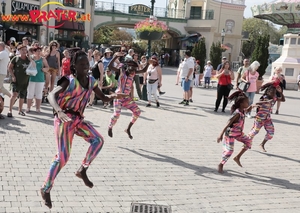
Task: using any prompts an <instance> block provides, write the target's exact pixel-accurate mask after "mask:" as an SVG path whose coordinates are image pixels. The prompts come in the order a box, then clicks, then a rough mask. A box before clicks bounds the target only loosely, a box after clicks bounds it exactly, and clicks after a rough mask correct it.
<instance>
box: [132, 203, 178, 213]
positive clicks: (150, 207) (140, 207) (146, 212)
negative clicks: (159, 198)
mask: <svg viewBox="0 0 300 213" xmlns="http://www.w3.org/2000/svg"><path fill="white" fill-rule="evenodd" d="M130 209H131V210H130V213H172V210H171V206H165V205H156V204H146V203H131V208H130Z"/></svg>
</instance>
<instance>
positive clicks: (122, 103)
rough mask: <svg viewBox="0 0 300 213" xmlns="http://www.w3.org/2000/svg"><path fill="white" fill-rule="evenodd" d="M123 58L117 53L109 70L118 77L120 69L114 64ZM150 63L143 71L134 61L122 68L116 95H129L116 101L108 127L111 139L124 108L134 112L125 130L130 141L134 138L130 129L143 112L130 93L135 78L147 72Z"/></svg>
mask: <svg viewBox="0 0 300 213" xmlns="http://www.w3.org/2000/svg"><path fill="white" fill-rule="evenodd" d="M122 56H123V53H116V54H115V56H114V57H113V59H112V60H111V61H110V63H109V65H108V67H109V69H110V70H113V71H115V72H116V73H117V75H118V73H120V69H118V68H116V67H114V66H113V64H114V61H115V60H116V59H117V58H118V57H122ZM149 62H151V60H149V61H148V64H147V65H146V66H145V67H144V68H143V69H142V70H138V67H139V65H138V64H137V63H136V62H134V61H132V60H127V61H125V64H124V65H123V67H122V68H121V70H122V73H120V77H119V83H118V88H117V90H116V93H117V94H118V93H125V94H127V96H126V97H124V98H122V99H120V100H115V101H114V114H113V115H112V116H111V119H110V122H109V125H108V135H109V137H113V132H112V128H113V126H114V125H115V124H116V123H117V120H118V118H119V117H120V114H121V109H122V107H125V108H127V109H129V110H130V111H132V119H131V121H130V123H129V125H128V127H127V129H125V132H126V133H127V134H128V137H129V138H130V139H132V138H133V137H132V135H131V133H130V129H131V127H132V125H133V124H134V123H135V121H136V120H137V119H138V117H139V116H140V114H141V110H140V108H139V107H138V105H137V104H136V103H135V102H134V100H133V99H132V97H131V96H130V92H131V88H132V83H133V80H134V76H135V75H136V74H140V73H144V72H146V71H147V69H148V66H149Z"/></svg>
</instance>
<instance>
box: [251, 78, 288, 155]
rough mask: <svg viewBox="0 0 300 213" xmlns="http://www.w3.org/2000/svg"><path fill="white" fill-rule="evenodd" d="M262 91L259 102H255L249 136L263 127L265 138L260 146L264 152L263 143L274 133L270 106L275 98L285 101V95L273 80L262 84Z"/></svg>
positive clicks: (252, 136)
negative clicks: (255, 109)
mask: <svg viewBox="0 0 300 213" xmlns="http://www.w3.org/2000/svg"><path fill="white" fill-rule="evenodd" d="M261 90H262V91H264V90H265V92H264V94H263V96H262V97H261V98H260V102H258V103H256V105H257V113H256V116H255V119H254V124H253V127H252V129H251V131H250V132H249V138H251V140H253V138H254V136H255V135H257V134H258V133H259V130H260V129H261V128H262V127H264V128H265V130H266V131H267V134H266V136H265V139H264V140H263V141H262V143H261V144H260V147H261V148H262V150H263V151H264V152H266V150H265V144H266V143H267V141H268V140H271V139H272V138H273V135H274V125H273V122H272V119H271V112H272V107H273V105H274V104H275V102H276V100H280V101H282V102H285V97H284V95H283V94H282V90H281V88H280V87H279V86H275V85H274V82H270V83H267V84H265V85H263V86H262V88H261ZM276 93H279V96H276Z"/></svg>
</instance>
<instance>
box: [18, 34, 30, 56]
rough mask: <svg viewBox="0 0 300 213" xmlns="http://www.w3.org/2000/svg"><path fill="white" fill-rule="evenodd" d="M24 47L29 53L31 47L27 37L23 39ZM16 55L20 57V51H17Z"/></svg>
mask: <svg viewBox="0 0 300 213" xmlns="http://www.w3.org/2000/svg"><path fill="white" fill-rule="evenodd" d="M22 45H24V46H26V47H27V51H29V49H30V46H29V45H28V38H27V37H23V38H22ZM16 55H20V52H19V50H17V52H16Z"/></svg>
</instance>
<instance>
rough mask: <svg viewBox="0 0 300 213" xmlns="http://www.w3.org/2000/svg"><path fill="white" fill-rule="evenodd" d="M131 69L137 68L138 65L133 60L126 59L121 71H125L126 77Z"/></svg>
mask: <svg viewBox="0 0 300 213" xmlns="http://www.w3.org/2000/svg"><path fill="white" fill-rule="evenodd" d="M133 67H139V65H138V63H136V62H135V61H133V60H130V59H127V60H126V61H125V62H124V65H123V67H122V68H123V69H124V70H126V72H125V73H126V75H127V76H128V75H129V74H130V71H129V70H130V69H132V68H133Z"/></svg>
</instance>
